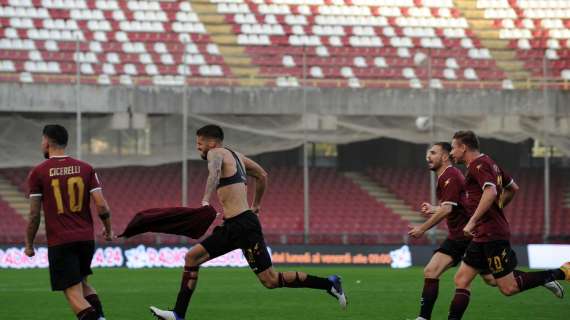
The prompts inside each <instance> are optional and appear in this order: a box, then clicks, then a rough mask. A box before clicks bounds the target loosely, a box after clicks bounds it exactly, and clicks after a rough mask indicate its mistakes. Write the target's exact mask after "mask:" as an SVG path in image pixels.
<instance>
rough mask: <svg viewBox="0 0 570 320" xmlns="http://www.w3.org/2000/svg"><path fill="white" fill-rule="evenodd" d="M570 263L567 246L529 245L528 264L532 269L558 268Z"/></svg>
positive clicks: (569, 251) (569, 246) (569, 247)
mask: <svg viewBox="0 0 570 320" xmlns="http://www.w3.org/2000/svg"><path fill="white" fill-rule="evenodd" d="M568 261H570V245H569V244H529V245H528V263H529V266H530V268H532V269H553V268H559V267H560V266H561V265H563V264H564V263H566V262H568Z"/></svg>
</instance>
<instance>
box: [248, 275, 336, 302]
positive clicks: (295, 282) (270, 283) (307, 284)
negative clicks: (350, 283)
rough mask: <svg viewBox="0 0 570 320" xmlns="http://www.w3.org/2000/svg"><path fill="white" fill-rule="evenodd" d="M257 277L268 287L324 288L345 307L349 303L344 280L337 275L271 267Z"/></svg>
mask: <svg viewBox="0 0 570 320" xmlns="http://www.w3.org/2000/svg"><path fill="white" fill-rule="evenodd" d="M257 277H258V279H259V281H260V282H261V283H262V284H263V286H264V287H266V288H268V289H275V288H310V289H318V290H324V291H326V292H327V293H329V294H330V295H331V296H333V297H334V298H335V299H337V300H338V302H339V304H340V306H341V307H342V308H343V309H344V308H346V305H347V298H346V295H345V294H344V291H343V289H342V282H341V279H340V277H339V276H337V275H333V276H329V277H328V278H323V277H318V276H313V275H310V274H307V273H304V272H299V271H286V272H278V271H276V270H275V269H274V268H273V267H269V268H267V269H265V270H264V271H262V272H260V273H258V274H257Z"/></svg>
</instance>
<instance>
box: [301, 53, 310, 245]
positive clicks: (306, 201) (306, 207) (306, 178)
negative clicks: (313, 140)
mask: <svg viewBox="0 0 570 320" xmlns="http://www.w3.org/2000/svg"><path fill="white" fill-rule="evenodd" d="M302 103H303V117H302V121H303V213H304V219H303V220H304V221H303V222H304V224H303V226H304V228H303V230H304V242H305V244H308V243H309V236H310V220H309V219H310V216H311V207H310V203H309V144H308V141H307V123H306V115H307V47H306V46H303V101H302Z"/></svg>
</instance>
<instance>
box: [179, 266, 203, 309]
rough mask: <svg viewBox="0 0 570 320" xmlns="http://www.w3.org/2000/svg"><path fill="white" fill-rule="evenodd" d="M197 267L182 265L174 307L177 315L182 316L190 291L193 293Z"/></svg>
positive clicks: (196, 278) (190, 294) (190, 295)
mask: <svg viewBox="0 0 570 320" xmlns="http://www.w3.org/2000/svg"><path fill="white" fill-rule="evenodd" d="M199 269H200V267H184V272H183V273H182V281H181V283H180V291H178V297H177V298H176V306H175V307H174V312H176V314H177V315H178V316H179V317H182V318H184V316H185V315H186V311H187V310H188V304H189V303H190V298H191V297H192V293H194V289H195V288H196V283H197V282H198V270H199Z"/></svg>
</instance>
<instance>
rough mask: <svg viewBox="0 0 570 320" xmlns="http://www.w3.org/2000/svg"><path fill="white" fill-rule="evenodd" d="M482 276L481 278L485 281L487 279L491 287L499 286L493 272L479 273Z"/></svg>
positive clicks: (486, 281) (486, 282)
mask: <svg viewBox="0 0 570 320" xmlns="http://www.w3.org/2000/svg"><path fill="white" fill-rule="evenodd" d="M479 275H480V276H481V279H483V281H485V284H487V285H488V286H490V287H496V286H497V280H495V278H494V277H493V275H492V274H491V273H481V274H479Z"/></svg>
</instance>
